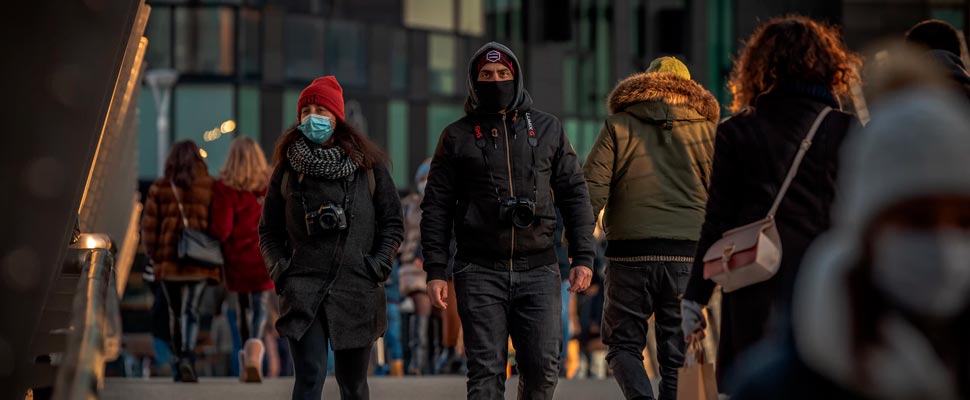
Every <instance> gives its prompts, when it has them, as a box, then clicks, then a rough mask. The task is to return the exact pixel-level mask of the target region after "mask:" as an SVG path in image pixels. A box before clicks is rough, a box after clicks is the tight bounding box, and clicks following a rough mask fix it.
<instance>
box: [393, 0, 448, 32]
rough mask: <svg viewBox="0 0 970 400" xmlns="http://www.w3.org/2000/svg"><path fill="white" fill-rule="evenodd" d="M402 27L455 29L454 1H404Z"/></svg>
mask: <svg viewBox="0 0 970 400" xmlns="http://www.w3.org/2000/svg"><path fill="white" fill-rule="evenodd" d="M404 25H405V26H407V27H409V28H423V29H440V30H449V31H450V30H454V29H455V0H404Z"/></svg>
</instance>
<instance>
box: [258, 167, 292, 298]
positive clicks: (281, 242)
mask: <svg viewBox="0 0 970 400" xmlns="http://www.w3.org/2000/svg"><path fill="white" fill-rule="evenodd" d="M286 168H287V167H286V165H284V163H280V164H279V165H277V166H276V169H275V170H273V177H272V178H270V181H269V187H267V188H266V198H265V199H264V200H263V215H262V216H261V217H260V219H259V228H258V230H259V251H260V252H261V253H262V254H263V261H265V262H266V265H267V266H268V267H269V275H270V278H272V279H273V283H275V284H276V289H277V291H280V290H282V287H281V286H280V283H281V282H280V278H281V277H282V276H283V272H285V271H286V268H288V267H289V259H288V257H289V255H290V250H289V246H288V245H287V233H286V211H285V210H286V198H284V196H283V193H282V191H281V186H282V183H283V174H284V172H285V171H286Z"/></svg>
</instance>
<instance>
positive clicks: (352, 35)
mask: <svg viewBox="0 0 970 400" xmlns="http://www.w3.org/2000/svg"><path fill="white" fill-rule="evenodd" d="M326 43H327V46H326V48H325V54H326V55H325V57H324V60H325V61H326V66H327V68H326V70H325V73H326V74H327V75H334V76H336V77H337V80H338V81H340V84H341V85H343V86H357V87H364V86H367V31H366V30H364V27H363V26H362V25H359V24H356V23H353V22H344V21H333V22H331V23H330V28H329V29H328V30H327V40H326Z"/></svg>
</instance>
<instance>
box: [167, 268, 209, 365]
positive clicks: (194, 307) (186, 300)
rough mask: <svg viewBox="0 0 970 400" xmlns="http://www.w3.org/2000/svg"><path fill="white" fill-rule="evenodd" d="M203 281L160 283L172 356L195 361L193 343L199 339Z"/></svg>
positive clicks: (204, 285) (204, 284)
mask: <svg viewBox="0 0 970 400" xmlns="http://www.w3.org/2000/svg"><path fill="white" fill-rule="evenodd" d="M205 287H206V282H205V281H162V292H163V293H165V300H166V301H167V302H168V307H169V311H170V314H169V316H170V323H169V327H170V331H169V332H170V333H171V338H172V340H171V342H170V344H171V346H172V354H178V356H179V357H180V358H188V359H189V360H195V342H196V339H198V337H199V303H200V302H201V301H202V295H203V294H204V293H205Z"/></svg>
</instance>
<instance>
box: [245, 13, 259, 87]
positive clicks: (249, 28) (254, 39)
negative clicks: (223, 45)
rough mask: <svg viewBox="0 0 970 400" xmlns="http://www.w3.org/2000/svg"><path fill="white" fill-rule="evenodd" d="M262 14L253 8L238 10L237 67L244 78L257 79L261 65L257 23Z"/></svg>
mask: <svg viewBox="0 0 970 400" xmlns="http://www.w3.org/2000/svg"><path fill="white" fill-rule="evenodd" d="M261 20H262V15H261V14H260V13H259V12H258V11H255V10H252V9H248V8H243V9H240V10H239V23H240V25H241V26H240V27H239V28H240V29H239V68H240V69H242V71H240V72H241V73H242V76H243V77H244V78H251V79H259V77H260V75H261V74H260V71H262V66H261V65H260V61H261V60H260V59H259V47H260V44H259V41H260V37H259V25H260V22H261Z"/></svg>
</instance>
